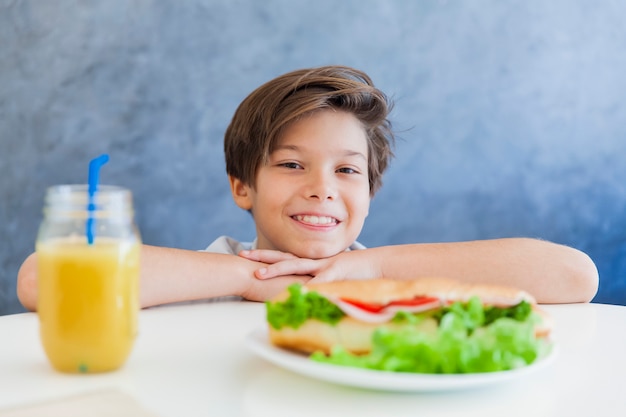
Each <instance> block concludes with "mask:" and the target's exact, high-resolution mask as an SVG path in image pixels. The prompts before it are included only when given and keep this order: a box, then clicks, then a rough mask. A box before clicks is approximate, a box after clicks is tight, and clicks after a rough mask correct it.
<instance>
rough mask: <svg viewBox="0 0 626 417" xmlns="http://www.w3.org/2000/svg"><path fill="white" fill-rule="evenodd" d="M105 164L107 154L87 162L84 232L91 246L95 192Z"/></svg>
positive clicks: (93, 232) (107, 160)
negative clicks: (86, 200)
mask: <svg viewBox="0 0 626 417" xmlns="http://www.w3.org/2000/svg"><path fill="white" fill-rule="evenodd" d="M107 162H109V155H107V154H103V155H100V156H99V157H97V158H94V159H92V160H91V161H90V162H89V189H88V193H89V203H88V204H87V224H86V231H85V232H86V234H87V243H88V244H90V245H93V240H94V237H95V223H96V220H95V219H94V216H93V215H94V212H95V211H96V192H97V191H98V184H99V183H100V168H101V167H102V165H104V164H106V163H107Z"/></svg>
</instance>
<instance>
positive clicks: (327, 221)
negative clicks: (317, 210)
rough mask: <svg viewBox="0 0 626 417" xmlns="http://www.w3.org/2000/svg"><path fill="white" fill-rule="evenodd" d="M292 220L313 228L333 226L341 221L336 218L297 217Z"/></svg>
mask: <svg viewBox="0 0 626 417" xmlns="http://www.w3.org/2000/svg"><path fill="white" fill-rule="evenodd" d="M292 218H293V219H294V220H297V221H299V222H300V223H304V224H310V225H313V226H333V225H336V224H338V223H339V221H338V220H337V219H335V218H334V217H328V216H309V215H304V216H303V215H296V216H292Z"/></svg>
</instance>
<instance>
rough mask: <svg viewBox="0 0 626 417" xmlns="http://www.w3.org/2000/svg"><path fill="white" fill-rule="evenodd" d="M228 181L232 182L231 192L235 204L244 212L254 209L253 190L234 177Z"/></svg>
mask: <svg viewBox="0 0 626 417" xmlns="http://www.w3.org/2000/svg"><path fill="white" fill-rule="evenodd" d="M228 181H229V182H230V192H231V194H232V195H233V200H235V204H237V205H238V206H239V207H240V208H242V209H244V210H248V211H250V210H251V209H252V193H251V191H252V188H251V187H250V186H249V185H247V184H244V183H243V182H242V181H241V180H240V179H239V178H235V177H233V176H232V175H229V176H228Z"/></svg>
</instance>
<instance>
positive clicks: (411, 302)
mask: <svg viewBox="0 0 626 417" xmlns="http://www.w3.org/2000/svg"><path fill="white" fill-rule="evenodd" d="M438 300H439V299H438V298H437V297H424V296H417V297H415V298H412V299H407V300H396V301H392V302H390V303H388V304H386V305H383V304H377V303H364V302H362V301H357V300H352V299H349V298H342V299H341V301H343V302H345V303H348V304H352V305H353V306H355V307H358V308H360V309H361V310H365V311H369V312H371V313H378V312H380V311H382V310H383V309H385V308H386V307H389V306H407V307H414V306H419V305H422V304H430V303H434V302H436V301H438Z"/></svg>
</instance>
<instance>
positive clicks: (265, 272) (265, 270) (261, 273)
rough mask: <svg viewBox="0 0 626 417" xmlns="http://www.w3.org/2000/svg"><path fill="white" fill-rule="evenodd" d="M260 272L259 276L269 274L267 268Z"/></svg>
mask: <svg viewBox="0 0 626 417" xmlns="http://www.w3.org/2000/svg"><path fill="white" fill-rule="evenodd" d="M258 272H259V275H265V274H267V268H261V269H259V271H258Z"/></svg>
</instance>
